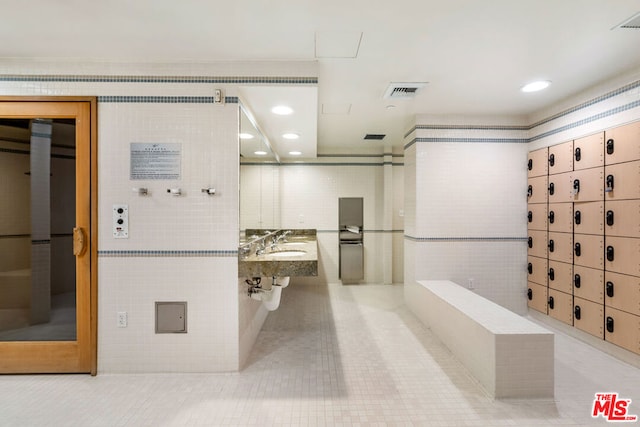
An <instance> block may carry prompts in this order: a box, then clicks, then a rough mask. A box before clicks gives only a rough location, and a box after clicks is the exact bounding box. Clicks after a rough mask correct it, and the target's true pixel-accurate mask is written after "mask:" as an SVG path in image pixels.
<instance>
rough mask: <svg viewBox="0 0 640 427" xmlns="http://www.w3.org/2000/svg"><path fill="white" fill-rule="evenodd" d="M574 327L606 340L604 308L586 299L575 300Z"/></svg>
mask: <svg viewBox="0 0 640 427" xmlns="http://www.w3.org/2000/svg"><path fill="white" fill-rule="evenodd" d="M573 326H575V327H576V328H578V329H580V330H581V331H584V332H587V333H589V334H591V335H593V336H596V337H598V338H604V306H603V305H602V304H597V303H595V302H591V301H587V300H586V299H581V298H574V299H573Z"/></svg>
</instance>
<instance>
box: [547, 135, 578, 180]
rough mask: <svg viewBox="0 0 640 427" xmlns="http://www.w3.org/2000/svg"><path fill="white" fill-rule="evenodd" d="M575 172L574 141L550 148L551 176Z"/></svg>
mask: <svg viewBox="0 0 640 427" xmlns="http://www.w3.org/2000/svg"><path fill="white" fill-rule="evenodd" d="M572 170H573V141H568V142H565V143H562V144H558V145H554V146H551V147H549V175H554V174H558V173H563V172H569V171H572Z"/></svg>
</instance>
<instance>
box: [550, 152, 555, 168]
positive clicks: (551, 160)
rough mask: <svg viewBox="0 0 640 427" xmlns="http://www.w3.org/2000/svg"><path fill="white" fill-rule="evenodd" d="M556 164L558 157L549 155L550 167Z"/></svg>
mask: <svg viewBox="0 0 640 427" xmlns="http://www.w3.org/2000/svg"><path fill="white" fill-rule="evenodd" d="M555 164H556V156H554V155H553V154H550V155H549V166H553V165H555Z"/></svg>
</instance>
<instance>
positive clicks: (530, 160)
mask: <svg viewBox="0 0 640 427" xmlns="http://www.w3.org/2000/svg"><path fill="white" fill-rule="evenodd" d="M527 167H528V168H529V170H531V169H533V159H529V164H528V165H527Z"/></svg>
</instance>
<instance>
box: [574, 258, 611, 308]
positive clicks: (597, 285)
mask: <svg viewBox="0 0 640 427" xmlns="http://www.w3.org/2000/svg"><path fill="white" fill-rule="evenodd" d="M573 296H575V297H578V298H582V299H586V300H589V301H592V302H597V303H599V304H603V303H604V271H603V270H598V269H595V268H589V267H583V266H581V265H574V266H573Z"/></svg>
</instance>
